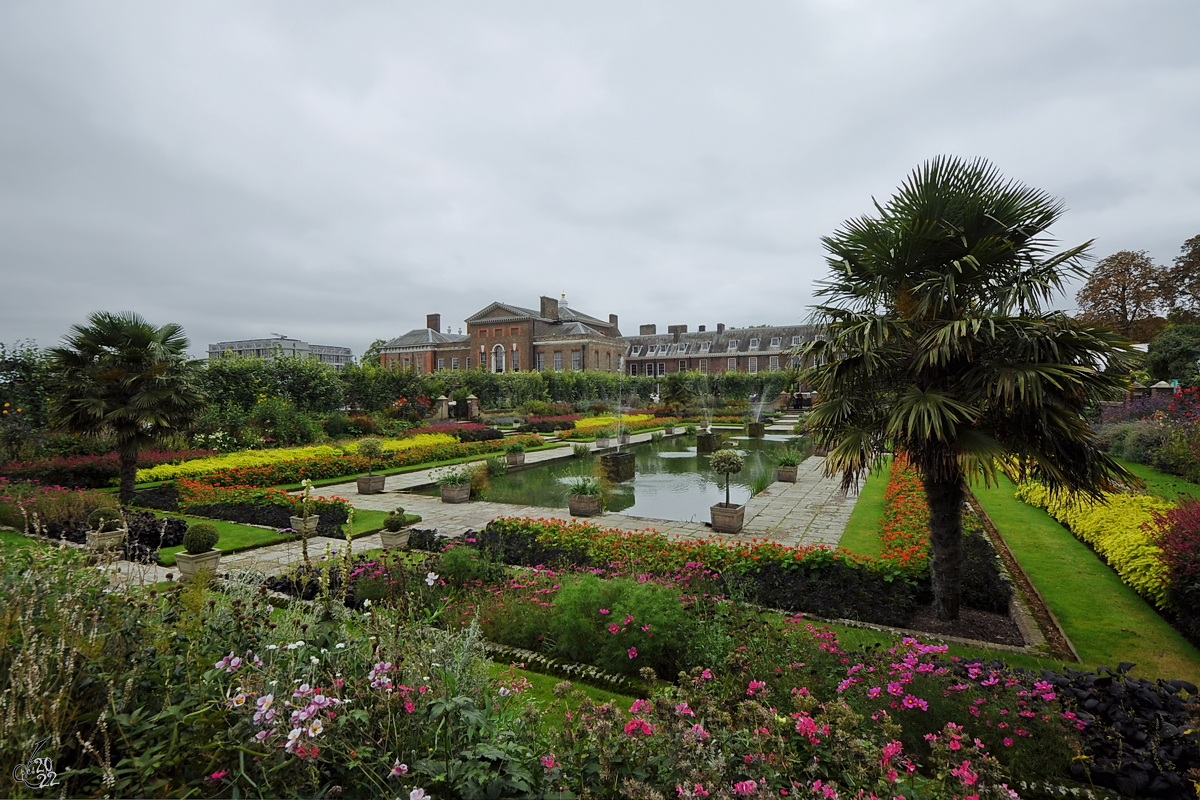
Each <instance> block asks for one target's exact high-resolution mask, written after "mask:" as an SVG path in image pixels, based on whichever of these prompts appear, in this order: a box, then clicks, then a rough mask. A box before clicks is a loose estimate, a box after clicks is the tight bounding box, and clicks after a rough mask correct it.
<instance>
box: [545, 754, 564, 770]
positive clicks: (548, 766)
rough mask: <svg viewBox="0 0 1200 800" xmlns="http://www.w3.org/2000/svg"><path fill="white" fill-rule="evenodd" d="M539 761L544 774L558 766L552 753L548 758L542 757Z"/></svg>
mask: <svg viewBox="0 0 1200 800" xmlns="http://www.w3.org/2000/svg"><path fill="white" fill-rule="evenodd" d="M541 761H542V767H543V768H544V769H545V770H546V772H549V771H550V770H552V769H554V768H555V767H557V766H560V765H559V763H558V762H557V761H555V760H554V753H551V754H550V755H548V756H542V758H541Z"/></svg>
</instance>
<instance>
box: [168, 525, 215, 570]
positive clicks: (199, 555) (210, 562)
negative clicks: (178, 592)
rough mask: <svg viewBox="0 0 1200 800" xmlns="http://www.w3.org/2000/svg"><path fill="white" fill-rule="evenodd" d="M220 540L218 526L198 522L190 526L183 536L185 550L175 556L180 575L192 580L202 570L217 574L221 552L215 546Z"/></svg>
mask: <svg viewBox="0 0 1200 800" xmlns="http://www.w3.org/2000/svg"><path fill="white" fill-rule="evenodd" d="M220 538H221V535H220V534H219V533H218V532H217V526H216V525H213V524H212V523H211V522H197V523H196V524H194V525H191V526H189V527H188V529H187V533H185V534H184V535H183V550H182V551H181V552H179V553H176V554H175V563H176V564H178V565H179V574H180V575H182V576H183V577H184V578H190V577H192V576H193V575H195V574H196V573H197V572H200V571H202V570H209V571H212V572H215V571H216V569H217V564H218V562H220V560H221V551H220V550H217V549H215V548H214V547H213V545H215V544H216V543H217V540H218V539H220Z"/></svg>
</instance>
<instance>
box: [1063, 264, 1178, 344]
mask: <svg viewBox="0 0 1200 800" xmlns="http://www.w3.org/2000/svg"><path fill="white" fill-rule="evenodd" d="M1168 281H1169V279H1168V276H1167V272H1166V270H1163V269H1159V268H1158V267H1157V266H1155V264H1154V262H1153V261H1151V260H1150V257H1149V256H1148V255H1146V251H1145V250H1138V251H1136V252H1134V251H1131V250H1122V251H1121V252H1119V253H1114V254H1112V255H1111V256H1109V257H1108V258H1105V259H1103V260H1102V261H1100V263H1098V264H1096V268H1095V269H1093V270H1092V274H1091V276H1090V277H1089V278H1088V280H1087V283H1085V284H1084V285H1083V288H1082V289H1080V290H1079V291H1078V292H1077V293H1076V294H1075V301H1076V302H1077V303H1079V311H1080V314H1079V318H1080V319H1081V320H1083V321H1084V322H1091V323H1094V324H1098V325H1106V326H1108V327H1110V328H1112V329H1113V330H1114V331H1117V332H1118V333H1120V334H1122V335H1124V336H1127V337H1129V338H1130V339H1134V340H1136V341H1147V334H1149V336H1153V335H1154V334H1155V333H1157V332H1158V330H1161V329H1162V325H1161V324H1159V325H1154V324H1151V323H1152V322H1153V321H1154V319H1155V316H1156V313H1157V312H1158V311H1159V310H1165V309H1166V308H1167V306H1168V305H1169V304H1170V302H1169V301H1170V297H1169V292H1168V289H1167V287H1168V286H1169V282H1168ZM1156 329H1157V330H1156Z"/></svg>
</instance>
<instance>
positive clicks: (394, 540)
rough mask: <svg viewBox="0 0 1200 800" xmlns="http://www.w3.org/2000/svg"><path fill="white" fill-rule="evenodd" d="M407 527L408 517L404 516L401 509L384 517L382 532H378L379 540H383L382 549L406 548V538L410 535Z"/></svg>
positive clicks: (410, 532)
mask: <svg viewBox="0 0 1200 800" xmlns="http://www.w3.org/2000/svg"><path fill="white" fill-rule="evenodd" d="M407 527H408V517H406V516H405V515H404V509H403V508H397V509H396V510H395V511H393V512H392V513H390V514H388V515H387V516H386V517H384V520H383V530H381V531H380V532H379V538H380V539H382V540H383V549H385V550H394V549H396V548H398V547H407V546H408V537H409V536H411V535H412V531H409V530H407Z"/></svg>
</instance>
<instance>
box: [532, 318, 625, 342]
mask: <svg viewBox="0 0 1200 800" xmlns="http://www.w3.org/2000/svg"><path fill="white" fill-rule="evenodd" d="M560 336H599V337H601V338H604V339H607V338H608V337H607V336H605V335H604V334H603V333H601V332H600V331H598V330H596V329H595V328H592V327H589V326H587V325H584V324H583V323H582V322H564V323H563V324H562V325H555V326H554V327H552V328H550V329H548V330H546V331H545V332H543V333H542V334H541V335H540V336H538V338H539V339H543V338H558V337H560Z"/></svg>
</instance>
